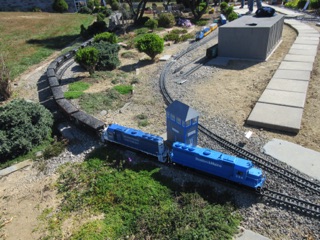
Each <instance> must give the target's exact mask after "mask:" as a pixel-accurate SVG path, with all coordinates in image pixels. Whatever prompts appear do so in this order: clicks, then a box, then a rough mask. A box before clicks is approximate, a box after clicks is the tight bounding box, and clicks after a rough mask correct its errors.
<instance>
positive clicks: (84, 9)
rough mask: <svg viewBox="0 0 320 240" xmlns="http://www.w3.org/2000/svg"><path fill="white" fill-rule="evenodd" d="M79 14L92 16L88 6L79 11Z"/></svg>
mask: <svg viewBox="0 0 320 240" xmlns="http://www.w3.org/2000/svg"><path fill="white" fill-rule="evenodd" d="M78 13H83V14H91V13H92V10H91V9H90V8H88V7H87V6H83V7H81V8H80V9H79V11H78Z"/></svg>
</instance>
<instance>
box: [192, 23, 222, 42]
mask: <svg viewBox="0 0 320 240" xmlns="http://www.w3.org/2000/svg"><path fill="white" fill-rule="evenodd" d="M217 28H218V24H217V23H212V24H211V25H210V26H209V27H204V28H202V30H201V31H199V32H197V33H196V41H199V40H201V39H202V38H204V37H206V36H207V35H208V34H209V33H211V32H213V31H214V30H215V29H217Z"/></svg>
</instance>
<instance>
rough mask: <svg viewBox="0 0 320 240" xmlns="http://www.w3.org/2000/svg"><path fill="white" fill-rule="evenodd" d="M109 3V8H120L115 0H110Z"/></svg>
mask: <svg viewBox="0 0 320 240" xmlns="http://www.w3.org/2000/svg"><path fill="white" fill-rule="evenodd" d="M110 5H111V9H112V10H113V11H117V10H119V9H120V5H119V3H118V1H117V0H112V2H111V4H110Z"/></svg>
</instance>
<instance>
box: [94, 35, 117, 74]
mask: <svg viewBox="0 0 320 240" xmlns="http://www.w3.org/2000/svg"><path fill="white" fill-rule="evenodd" d="M92 46H93V47H94V48H95V49H97V51H98V61H97V64H96V69H97V70H100V71H112V70H114V69H116V68H117V67H118V66H120V60H119V57H118V53H119V51H120V46H119V45H118V44H111V43H109V42H105V41H100V42H95V43H94V44H93V45H92Z"/></svg>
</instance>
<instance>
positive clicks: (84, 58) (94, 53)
mask: <svg viewBox="0 0 320 240" xmlns="http://www.w3.org/2000/svg"><path fill="white" fill-rule="evenodd" d="M98 54H99V53H98V50H97V49H96V48H94V47H85V48H82V49H79V50H78V51H77V53H76V56H75V61H76V62H77V63H79V64H80V65H81V66H82V67H84V68H85V69H86V70H88V71H89V73H90V75H91V74H93V73H94V70H95V66H96V64H97V62H98Z"/></svg>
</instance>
